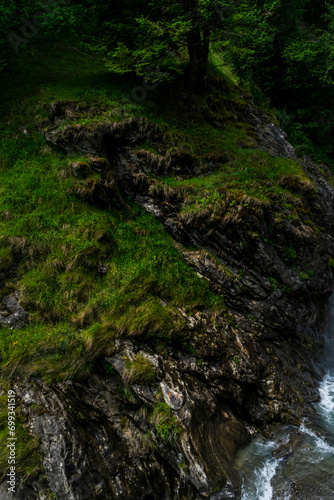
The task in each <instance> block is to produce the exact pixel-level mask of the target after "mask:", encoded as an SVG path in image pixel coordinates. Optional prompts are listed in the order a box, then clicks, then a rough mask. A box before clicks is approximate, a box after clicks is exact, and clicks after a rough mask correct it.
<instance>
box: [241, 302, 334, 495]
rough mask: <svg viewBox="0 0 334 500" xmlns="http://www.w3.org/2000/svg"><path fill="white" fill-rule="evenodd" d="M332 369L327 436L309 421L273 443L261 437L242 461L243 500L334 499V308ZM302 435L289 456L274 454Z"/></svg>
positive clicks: (324, 414) (321, 408)
mask: <svg viewBox="0 0 334 500" xmlns="http://www.w3.org/2000/svg"><path fill="white" fill-rule="evenodd" d="M324 358H325V362H326V366H327V367H328V371H327V373H326V375H325V377H324V378H323V380H322V382H321V384H320V387H319V393H320V402H319V403H317V405H315V406H316V409H317V411H318V414H319V415H320V417H321V421H320V424H321V428H322V429H323V435H324V436H326V438H322V437H321V436H319V435H318V434H317V433H315V432H314V431H313V430H311V429H309V428H308V427H307V424H306V423H303V424H302V425H301V426H300V428H299V429H294V428H293V427H286V426H278V427H277V430H276V431H275V432H273V434H272V436H271V438H270V440H268V439H265V438H261V437H257V438H255V439H254V440H253V441H252V443H251V444H250V445H249V446H248V447H247V448H246V449H244V450H243V451H242V452H241V453H240V454H239V457H238V461H237V464H238V467H239V469H240V471H241V472H242V475H243V486H242V496H241V499H242V500H334V307H333V308H332V315H331V321H330V327H329V328H328V335H327V342H326V350H325V354H324ZM291 431H295V433H296V434H298V439H299V441H298V446H297V447H296V448H295V449H294V450H293V453H292V454H291V455H290V456H288V457H287V458H281V459H279V460H276V459H275V458H274V457H273V455H272V453H273V451H274V450H275V449H277V448H278V446H280V445H282V443H286V442H288V441H289V434H290V433H291Z"/></svg>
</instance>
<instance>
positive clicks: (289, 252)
mask: <svg viewBox="0 0 334 500" xmlns="http://www.w3.org/2000/svg"><path fill="white" fill-rule="evenodd" d="M285 253H286V255H287V256H288V257H289V259H296V258H297V252H296V250H295V249H294V248H293V247H289V248H287V249H286V252H285Z"/></svg>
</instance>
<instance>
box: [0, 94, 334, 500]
mask: <svg viewBox="0 0 334 500" xmlns="http://www.w3.org/2000/svg"><path fill="white" fill-rule="evenodd" d="M78 109H79V108H78V106H77V105H76V104H75V103H68V102H62V103H57V105H55V106H54V107H53V109H52V112H51V116H50V124H49V127H48V130H47V131H46V132H45V135H46V139H47V141H48V142H49V144H50V145H52V147H56V148H59V149H61V150H63V151H64V152H65V153H66V154H68V155H76V154H79V155H81V157H82V156H85V157H86V161H85V162H82V161H78V160H77V159H76V157H75V156H74V157H73V161H71V167H70V171H69V173H68V175H72V176H73V177H74V178H75V179H76V183H75V184H74V186H75V187H74V188H73V189H74V192H75V193H76V194H77V195H78V196H81V197H82V199H84V200H85V201H87V202H89V203H94V204H98V205H99V206H101V207H104V208H108V207H124V209H127V202H126V198H127V197H129V198H131V199H132V200H134V201H135V202H136V203H138V204H140V205H141V206H142V207H143V208H144V209H145V210H146V211H148V212H150V213H153V214H154V215H155V216H156V217H157V218H158V219H159V221H161V223H162V224H163V225H164V226H165V228H166V230H167V231H168V232H169V233H170V235H171V236H172V237H173V239H174V240H175V244H176V245H177V248H178V249H179V250H180V251H181V252H182V253H183V255H184V259H185V260H186V261H187V262H188V263H189V265H190V266H193V267H194V268H195V269H196V271H197V272H198V274H199V275H200V276H201V278H202V279H203V280H208V281H209V282H210V284H211V286H212V288H213V289H214V290H215V291H216V292H217V293H218V294H220V295H221V296H223V297H224V298H225V301H226V306H227V307H226V314H213V313H209V312H208V311H205V310H199V311H198V312H197V313H196V314H195V316H192V317H190V316H188V315H187V314H186V313H185V311H183V310H181V309H180V310H177V311H175V314H176V315H178V317H181V318H182V319H183V320H185V321H186V324H187V329H188V332H189V334H188V339H189V343H190V345H191V346H192V352H189V350H188V352H187V351H184V350H182V348H180V346H178V347H176V346H173V345H171V346H170V347H169V348H168V349H167V350H166V351H165V352H164V353H158V352H156V351H155V350H154V349H153V348H152V346H150V345H148V344H144V343H143V342H139V341H135V340H131V341H129V340H126V339H125V340H124V339H123V340H122V339H119V340H117V341H116V344H115V346H114V348H113V349H112V355H108V356H105V357H103V356H102V357H101V358H100V359H99V365H98V366H97V369H96V373H94V374H93V375H92V376H91V377H89V378H88V379H85V380H70V381H67V382H65V383H58V384H56V383H55V384H53V385H50V386H46V385H45V384H44V383H43V382H42V381H40V380H31V381H30V382H29V383H26V384H23V383H20V382H19V381H17V382H16V386H15V390H16V392H17V394H18V396H19V397H20V400H21V407H22V410H23V411H24V412H25V413H26V414H27V416H28V423H29V426H30V429H31V432H32V433H33V434H35V435H37V436H38V437H39V438H40V452H41V457H42V458H41V459H42V463H43V467H41V478H40V479H39V480H36V481H35V482H34V483H32V484H24V481H23V480H22V479H21V480H20V481H21V482H20V487H19V488H18V492H17V494H16V495H15V497H14V498H22V499H23V498H24V499H34V498H57V499H64V500H65V499H66V500H67V499H73V500H74V499H78V500H83V499H85V498H96V499H108V500H109V499H120V500H121V499H123V500H128V499H136V500H144V499H145V500H149V499H158V498H164V499H166V500H167V499H170V500H171V499H194V500H195V499H198V500H199V499H202V498H210V499H211V500H219V499H225V498H238V491H239V488H240V477H239V474H238V472H237V471H236V470H235V468H234V459H235V456H236V452H237V450H238V449H239V448H240V446H242V445H243V444H245V443H247V441H248V440H249V439H250V436H251V435H252V434H254V432H256V431H255V428H256V427H258V426H263V425H265V424H268V423H271V422H283V423H292V424H297V423H298V422H300V421H301V419H302V418H304V417H309V418H311V417H312V415H313V409H312V405H311V403H312V402H314V401H316V400H317V398H318V392H317V381H318V380H319V378H320V376H321V364H318V363H317V362H316V361H317V352H319V345H321V337H322V331H323V328H324V326H325V324H326V317H327V312H328V298H329V296H330V294H331V291H332V289H333V273H332V268H331V265H330V262H331V261H330V257H331V256H334V230H333V223H332V221H333V220H334V191H333V189H332V187H331V184H330V182H329V180H328V178H329V172H327V170H326V167H322V168H321V170H320V168H319V167H318V166H317V165H316V164H315V163H314V162H313V161H312V160H311V159H310V158H303V159H302V160H299V161H302V164H303V168H304V171H305V173H306V176H307V179H300V178H298V177H297V176H290V177H286V178H282V179H281V181H280V182H281V185H282V186H283V187H284V186H289V187H290V189H291V190H292V191H295V192H296V193H299V195H300V198H299V199H300V202H299V203H300V207H299V209H300V210H299V213H300V214H301V215H300V216H299V217H292V216H290V215H291V212H290V211H289V208H286V207H284V206H282V205H280V204H277V203H276V201H275V199H272V200H271V202H270V203H269V202H267V201H263V202H261V200H259V199H256V198H255V197H251V196H246V195H244V196H242V197H240V198H239V199H233V202H232V201H231V199H229V198H228V197H227V198H226V200H225V201H224V202H223V203H221V204H220V205H219V207H218V208H216V209H215V210H214V211H211V212H210V211H209V210H207V211H203V212H200V213H198V212H197V213H192V212H185V211H184V210H183V207H184V203H185V198H184V196H183V194H182V192H181V191H177V190H173V189H172V188H170V189H167V188H166V187H164V186H163V185H162V184H161V182H160V178H161V177H163V176H174V177H176V178H178V179H184V178H188V177H190V176H193V175H194V172H195V173H196V175H206V173H207V172H208V171H210V169H212V168H214V165H212V164H206V165H204V166H203V165H200V164H198V163H196V161H195V159H194V158H193V157H192V156H191V155H189V154H186V153H184V152H183V153H180V154H176V153H175V154H171V153H165V154H164V153H163V152H162V153H161V154H158V153H152V152H150V151H145V150H144V149H141V148H140V147H138V146H140V145H141V144H142V143H143V142H145V141H146V140H147V139H148V138H149V139H150V140H151V141H153V142H154V143H155V144H159V143H161V142H163V140H164V137H163V136H164V131H163V130H161V129H159V128H158V127H157V126H153V125H152V124H150V123H149V122H147V121H145V120H142V121H138V120H128V121H125V122H120V123H109V124H108V123H104V124H102V125H101V124H96V125H95V124H93V125H90V126H89V127H87V126H83V125H78V124H71V123H70V124H68V123H67V124H65V125H64V122H63V120H64V119H65V118H66V117H67V118H68V117H70V116H72V114H73V113H75V112H78ZM235 112H236V113H237V114H239V116H238V118H239V119H240V120H242V121H243V122H247V123H248V124H249V126H250V129H251V134H252V137H253V139H254V141H255V142H256V144H257V147H258V148H259V149H262V150H264V151H267V152H269V153H270V155H272V156H274V157H285V158H290V159H292V160H295V161H297V160H298V158H297V155H296V152H295V151H294V149H293V147H292V146H291V145H290V144H289V143H288V142H287V140H286V137H285V134H284V132H283V131H282V130H281V129H280V128H279V127H278V126H276V125H275V124H273V123H271V122H270V120H269V119H268V117H267V116H265V115H264V114H263V113H262V112H261V111H259V110H258V109H256V108H255V107H254V106H253V105H252V103H251V102H248V103H247V105H246V106H245V107H243V108H242V109H236V111H235ZM97 174H98V175H97ZM294 202H295V201H294ZM310 214H312V218H313V220H312V221H311V220H310V217H311V216H310ZM289 216H290V217H289ZM319 228H320V229H319ZM287 248H288V249H289V248H290V249H292V250H290V253H289V252H287ZM7 302H8V300H7ZM8 303H9V302H8ZM7 308H8V309H9V305H8V304H7ZM14 313H15V312H14ZM19 313H20V315H21V316H20V317H22V318H23V312H22V311H21V310H19ZM195 354H196V355H195ZM138 360H141V362H142V365H143V364H144V365H145V366H146V372H145V374H143V376H142V377H138V376H134V375H133V374H132V372H131V367H133V366H135V364H136V362H137V361H138ZM51 491H52V492H53V493H54V496H53V497H52V496H48V495H50V494H51ZM0 497H1V498H2V499H4V500H5V499H7V498H12V497H11V496H9V494H8V493H7V492H6V485H5V483H2V490H1V489H0Z"/></svg>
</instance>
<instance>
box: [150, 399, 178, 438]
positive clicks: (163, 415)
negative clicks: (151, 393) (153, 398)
mask: <svg viewBox="0 0 334 500" xmlns="http://www.w3.org/2000/svg"><path fill="white" fill-rule="evenodd" d="M151 422H152V423H153V424H154V426H155V430H156V434H157V437H158V439H161V440H162V441H164V442H165V443H169V444H173V443H175V441H176V440H177V437H178V435H179V434H180V432H181V431H182V427H181V425H180V424H179V421H178V419H177V418H176V416H175V415H174V413H173V410H172V409H171V408H170V406H168V404H166V403H161V402H157V403H155V406H154V410H153V414H152V418H151Z"/></svg>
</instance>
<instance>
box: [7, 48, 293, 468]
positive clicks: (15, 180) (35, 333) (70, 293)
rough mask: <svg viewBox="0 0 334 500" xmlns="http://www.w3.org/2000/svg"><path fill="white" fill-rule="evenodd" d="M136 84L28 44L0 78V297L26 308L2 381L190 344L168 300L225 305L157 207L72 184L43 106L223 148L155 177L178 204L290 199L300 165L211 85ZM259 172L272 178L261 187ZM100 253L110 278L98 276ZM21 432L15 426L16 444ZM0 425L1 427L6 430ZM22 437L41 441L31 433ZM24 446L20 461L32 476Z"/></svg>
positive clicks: (12, 334)
mask: <svg viewBox="0 0 334 500" xmlns="http://www.w3.org/2000/svg"><path fill="white" fill-rule="evenodd" d="M221 81H222V85H223V89H224V91H223V95H224V99H226V100H228V101H229V102H232V103H235V104H236V105H242V99H241V97H240V93H239V91H238V89H237V88H236V87H235V86H234V85H233V83H232V82H231V81H229V82H228V83H227V80H226V81H225V83H224V80H221ZM136 84H138V82H131V80H129V79H127V80H124V79H122V78H120V77H117V76H114V75H112V74H110V73H107V72H106V70H105V68H104V66H103V63H102V62H101V61H98V60H96V59H93V58H91V57H86V56H82V55H80V54H78V53H77V52H75V51H71V50H68V49H66V47H65V46H61V45H59V46H58V47H51V46H49V47H46V49H45V52H44V53H41V52H40V51H35V49H34V48H33V47H30V49H29V52H28V53H27V54H25V53H24V54H23V53H21V54H20V55H19V56H18V58H17V65H16V67H14V68H13V71H12V72H11V73H10V74H7V75H4V76H3V77H2V81H1V83H0V94H1V95H2V97H3V102H2V104H1V110H2V117H1V123H0V127H1V136H2V138H1V143H0V189H1V196H0V225H1V231H0V234H1V237H0V264H1V268H2V270H3V271H5V272H7V271H9V270H10V269H12V268H13V267H14V268H15V276H17V278H18V282H16V280H15V277H14V279H12V278H8V280H7V282H6V284H5V285H4V287H3V289H2V290H1V294H2V296H3V295H6V294H8V293H11V292H12V291H13V290H15V289H18V290H19V291H20V293H21V298H22V303H23V305H24V306H25V307H26V309H27V310H28V311H29V313H30V319H29V323H28V325H27V326H26V327H25V328H24V329H22V330H10V329H2V330H1V331H0V348H1V369H2V377H3V380H2V382H3V384H2V385H3V387H6V385H7V381H8V376H9V375H13V374H15V376H16V377H27V376H29V375H31V374H38V375H39V376H41V377H42V378H44V379H45V380H46V381H51V380H54V379H57V380H59V379H64V378H67V377H71V376H75V375H76V376H79V375H81V376H84V375H85V374H87V373H89V372H90V371H91V370H92V369H93V366H94V362H95V360H96V359H97V358H98V356H99V354H101V353H107V352H108V351H109V352H110V351H111V350H112V346H113V340H114V339H115V338H116V337H117V336H119V335H129V336H135V337H142V338H145V339H146V340H148V341H151V342H152V343H154V345H155V347H156V348H157V349H160V350H162V352H163V349H164V348H165V346H166V344H167V343H168V342H170V341H173V342H177V343H179V344H181V345H182V346H183V347H184V348H187V347H188V348H189V343H188V340H187V338H188V335H189V333H188V332H187V329H186V325H185V324H184V322H183V320H182V319H181V318H180V317H179V316H177V315H176V314H175V306H177V307H181V308H183V309H185V310H186V311H187V312H188V314H190V315H191V314H194V313H195V311H196V310H197V308H198V307H203V308H205V309H209V310H220V311H221V310H223V309H224V307H225V306H224V303H223V300H222V299H221V298H220V297H217V296H216V295H215V294H214V293H213V292H212V291H210V289H209V285H208V284H207V281H206V280H202V279H200V278H199V277H198V276H197V275H196V273H195V272H194V271H193V270H192V269H191V268H189V267H188V266H187V265H186V264H185V262H184V261H183V258H182V255H181V254H180V253H179V252H178V251H177V250H176V249H175V246H174V244H173V242H172V240H171V238H170V237H169V236H168V235H167V234H166V232H165V231H164V229H163V228H162V226H161V225H160V223H158V222H157V221H156V220H155V219H154V218H153V217H152V216H150V215H147V214H145V213H143V211H142V210H140V209H139V208H138V207H136V206H132V210H119V211H117V210H101V209H99V208H96V207H94V206H92V205H89V204H86V203H84V202H82V201H80V200H79V199H78V198H76V197H75V196H74V195H72V194H70V190H71V186H72V183H73V180H72V179H71V177H70V176H67V175H64V172H66V171H67V170H68V164H69V159H68V158H66V157H65V156H63V155H62V154H61V153H57V152H54V151H52V150H51V149H50V148H49V147H48V146H47V145H46V144H45V141H44V138H43V136H42V135H41V134H40V133H38V132H37V131H36V127H35V123H36V122H40V121H41V120H43V118H45V117H46V116H47V114H48V110H47V107H46V106H45V105H47V104H50V103H52V102H56V101H59V100H75V101H79V102H82V103H87V104H89V106H90V111H89V112H88V114H87V116H85V117H83V118H82V121H83V122H84V123H87V124H89V123H90V122H91V121H96V120H97V119H100V120H109V121H110V120H120V119H122V118H124V117H130V116H143V115H144V116H146V117H147V118H149V119H151V120H152V121H154V122H156V123H159V124H162V125H164V126H166V128H167V130H168V134H169V135H168V137H169V139H168V141H167V143H166V144H165V151H168V150H169V151H173V150H175V149H177V148H179V147H180V144H181V145H182V148H183V150H186V151H190V152H191V154H192V155H193V156H195V157H197V158H198V160H199V162H200V161H201V159H202V158H205V159H206V160H207V159H210V157H215V158H218V168H216V169H215V171H214V172H212V173H211V174H210V175H208V176H206V177H201V178H192V179H188V180H184V181H178V180H177V179H175V178H169V179H160V183H161V186H162V187H163V188H165V189H168V187H170V188H172V189H175V190H179V191H180V192H182V193H183V194H185V195H186V199H187V201H186V204H185V206H184V212H185V213H187V212H198V211H202V210H206V209H208V208H210V209H211V210H212V209H214V207H215V205H217V206H218V205H219V203H220V202H221V201H222V200H223V199H225V198H226V196H229V197H230V199H231V205H232V206H233V204H235V203H236V202H235V201H234V200H236V199H237V198H238V197H240V196H243V195H244V194H247V195H249V196H256V197H258V198H259V199H262V200H267V199H268V196H269V198H270V194H273V193H274V192H276V193H278V194H281V195H282V197H283V199H282V202H284V195H286V191H285V190H284V189H282V188H279V187H278V186H277V181H278V179H279V178H280V177H281V176H282V175H283V174H298V175H303V174H302V172H301V169H300V167H299V165H297V164H295V163H293V162H291V161H287V160H274V159H272V158H271V157H270V156H269V155H267V154H265V153H262V152H259V151H256V150H254V148H253V147H254V144H253V141H252V139H251V137H250V136H249V130H248V128H247V126H246V125H244V124H240V123H236V122H235V120H234V121H233V120H232V119H231V117H232V114H233V112H232V111H228V110H227V109H226V108H225V107H224V106H223V105H222V101H221V96H219V95H218V94H217V92H214V91H212V92H208V93H207V94H205V95H202V96H200V97H199V98H198V101H197V102H192V103H191V105H189V104H188V103H187V104H185V105H184V107H183V108H182V106H183V105H182V100H180V99H179V97H178V95H177V92H176V91H175V95H173V91H172V92H170V91H168V92H166V99H165V100H164V101H163V102H161V100H160V105H159V107H158V106H157V105H156V102H155V96H156V94H155V93H154V92H152V93H151V94H149V96H148V99H147V100H146V101H145V102H143V103H141V104H136V103H135V102H132V101H131V100H130V101H129V100H128V96H129V95H130V93H131V89H132V88H133V86H134V85H136ZM159 91H160V92H161V89H160V90H159ZM160 95H161V94H160ZM175 102H176V103H177V104H178V105H177V106H175ZM213 118H214V119H216V120H218V121H219V120H220V121H222V122H224V124H226V126H225V127H224V129H222V130H220V129H217V128H214V127H213V126H212V125H211V124H210V123H211V122H212V119H213ZM24 129H25V130H26V131H27V134H25V133H24ZM143 147H146V148H147V149H150V148H151V147H152V145H147V144H146V145H145V144H143ZM165 151H164V152H165ZM220 156H221V157H222V159H221V161H220V160H219V157H220ZM264 180H270V182H269V184H268V186H265V185H264ZM289 200H290V202H291V197H290V199H289ZM290 206H291V204H290ZM99 263H103V265H104V266H105V267H106V274H101V273H99V272H97V266H98V264H99ZM166 303H167V306H166V305H165V304H166ZM2 417H3V418H2V421H3V422H2V423H3V425H5V416H3V415H2ZM24 432H26V431H24V428H23V426H22V433H23V434H22V443H25V439H26V438H27V435H26V436H25V437H24ZM1 433H2V434H3V436H2V437H4V436H5V433H6V429H5V428H4V427H3V430H2V431H1ZM23 446H24V449H25V451H26V452H28V451H29V450H30V448H29V447H28V446H26V444H24V445H23ZM29 446H31V450H32V449H34V450H37V444H36V443H35V442H33V443H31V442H30V445H29ZM2 455H3V454H2ZM2 455H0V460H1V457H2V458H4V457H3V456H2ZM25 456H26V454H25V453H23V454H22V460H21V462H20V463H21V468H22V469H21V470H24V471H25V472H26V473H27V468H26V464H25V462H24V460H25V458H24V457H25ZM36 457H37V455H36ZM36 461H38V459H37V458H36ZM28 472H29V471H28ZM32 472H33V471H32Z"/></svg>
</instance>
